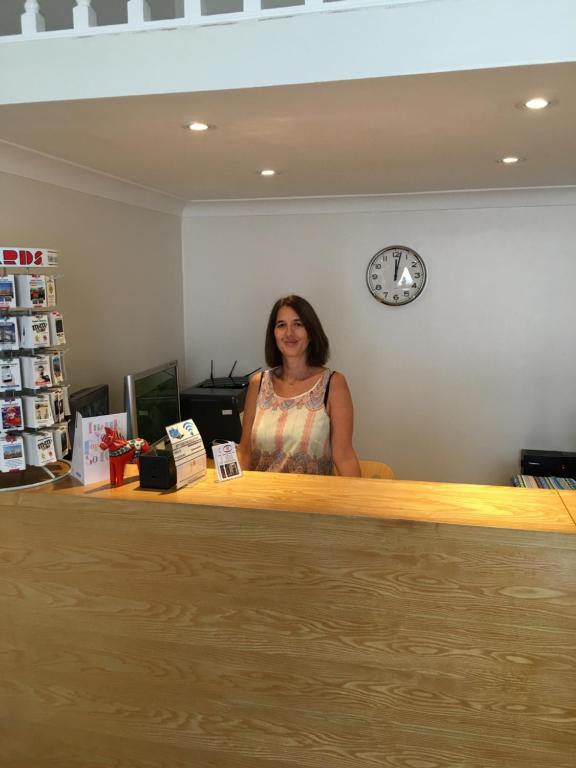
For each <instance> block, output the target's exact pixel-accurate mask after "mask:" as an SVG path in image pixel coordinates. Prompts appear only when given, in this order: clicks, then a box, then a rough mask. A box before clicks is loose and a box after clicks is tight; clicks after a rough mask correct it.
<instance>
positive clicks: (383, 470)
mask: <svg viewBox="0 0 576 768" xmlns="http://www.w3.org/2000/svg"><path fill="white" fill-rule="evenodd" d="M359 464H360V477H371V478H376V479H379V480H394V472H393V471H392V470H391V469H390V467H389V466H388V464H384V462H383V461H360V462H359ZM332 472H333V474H334V475H339V474H340V473H339V472H338V470H337V469H336V465H334V469H333V470H332Z"/></svg>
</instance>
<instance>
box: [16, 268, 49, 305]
mask: <svg viewBox="0 0 576 768" xmlns="http://www.w3.org/2000/svg"><path fill="white" fill-rule="evenodd" d="M16 297H17V301H18V306H19V307H45V306H46V278H45V277H44V275H16Z"/></svg>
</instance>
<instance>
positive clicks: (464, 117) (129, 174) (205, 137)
mask: <svg viewBox="0 0 576 768" xmlns="http://www.w3.org/2000/svg"><path fill="white" fill-rule="evenodd" d="M537 95H544V96H546V97H547V98H548V99H551V100H552V101H553V105H552V106H551V107H549V108H548V109H546V110H543V111H541V112H531V111H529V110H526V109H520V108H518V105H519V104H520V103H521V102H523V101H524V100H526V99H528V98H530V97H533V96H537ZM194 119H196V120H202V121H204V122H207V123H209V124H210V125H213V126H214V128H213V129H212V130H209V131H206V132H204V133H192V132H191V131H189V130H187V129H185V127H184V126H185V125H186V124H187V123H188V122H190V121H191V120H194ZM0 139H1V140H4V141H7V142H11V143H14V144H18V145H20V146H24V147H28V148H31V149H34V150H36V151H39V152H42V153H45V154H47V155H51V156H53V157H57V158H61V159H63V160H67V161H69V162H72V163H76V164H79V165H82V166H85V167H88V168H92V169H95V170H97V171H100V172H103V173H106V174H111V175H113V176H116V177H119V178H121V179H125V180H128V181H131V182H134V183H137V184H139V185H143V186H145V187H149V188H152V189H156V190H159V191H162V192H165V193H168V194H170V195H174V196H176V197H178V198H181V199H183V200H222V199H246V198H269V197H301V196H330V195H359V194H385V193H402V192H424V191H436V190H461V189H497V188H510V187H534V186H557V185H575V184H576V147H575V143H576V63H567V64H547V65H536V66H527V67H512V68H506V69H489V70H475V71H472V72H450V73H441V74H429V75H415V76H405V77H389V78H381V79H370V80H356V81H345V82H333V83H318V84H311V85H294V86H278V87H274V88H253V89H245V90H233V91H220V92H204V93H188V94H166V95H155V96H141V97H140V96H138V97H128V98H115V99H101V100H100V99H99V100H88V101H75V102H48V103H34V104H19V105H5V106H0ZM506 155H517V156H519V157H521V158H522V161H521V162H519V163H517V164H516V165H503V164H502V163H498V162H496V161H497V159H498V158H501V157H504V156H506ZM262 168H274V169H277V170H278V171H279V173H278V175H276V176H274V177H271V178H262V177H261V176H260V175H259V173H258V170H259V169H262Z"/></svg>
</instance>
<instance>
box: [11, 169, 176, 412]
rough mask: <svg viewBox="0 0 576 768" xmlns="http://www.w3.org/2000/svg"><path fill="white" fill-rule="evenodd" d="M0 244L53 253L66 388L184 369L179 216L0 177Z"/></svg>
mask: <svg viewBox="0 0 576 768" xmlns="http://www.w3.org/2000/svg"><path fill="white" fill-rule="evenodd" d="M0 222H1V225H0V240H1V241H2V243H1V244H2V245H29V246H41V247H49V248H54V249H56V250H58V251H59V252H60V255H61V259H60V264H59V267H58V269H57V270H56V274H59V275H61V276H62V277H61V278H60V279H59V280H58V283H57V291H58V295H57V299H58V306H59V308H60V309H61V311H62V313H63V315H64V322H65V328H66V335H67V341H68V347H69V351H68V352H67V354H66V358H65V359H66V368H67V372H68V376H69V378H70V381H71V385H72V389H73V390H75V389H80V388H81V387H84V386H90V385H93V384H102V383H106V384H109V385H110V386H111V390H112V406H113V408H120V407H121V405H122V392H121V390H122V377H123V375H124V374H126V373H129V372H133V371H138V370H142V369H144V368H147V367H150V366H152V365H156V364H158V363H161V362H164V361H165V360H169V359H172V358H180V359H181V360H182V361H183V349H184V348H183V330H182V326H183V320H182V288H181V224H180V217H179V216H175V215H172V214H167V213H162V212H159V211H153V210H149V209H148V210H146V209H143V208H140V207H137V206H134V205H128V204H126V203H121V202H116V201H112V200H108V199H105V198H103V197H97V196H93V195H88V194H84V193H81V192H78V191H73V190H69V189H64V188H62V187H59V186H54V185H51V184H47V183H44V182H39V181H34V180H31V179H26V178H22V177H19V176H15V175H12V174H8V173H0Z"/></svg>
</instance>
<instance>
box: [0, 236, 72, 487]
mask: <svg viewBox="0 0 576 768" xmlns="http://www.w3.org/2000/svg"><path fill="white" fill-rule="evenodd" d="M56 266H58V254H57V252H56V251H52V250H48V249H45V248H28V247H25V248H24V247H14V246H0V491H4V490H17V489H22V488H30V487H34V486H38V485H44V484H45V483H53V482H55V481H56V480H60V479H61V478H63V477H66V475H68V474H70V463H69V462H68V461H66V460H65V459H64V458H63V456H64V455H65V454H66V453H68V450H69V447H70V446H69V437H68V426H67V422H66V416H69V415H70V407H69V404H68V387H67V384H66V379H65V370H64V361H63V348H64V345H65V342H66V337H65V332H64V321H63V318H62V315H61V314H60V313H59V312H58V311H57V309H56V279H55V277H53V276H52V275H50V274H41V272H42V271H43V270H44V269H45V268H53V267H56Z"/></svg>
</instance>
